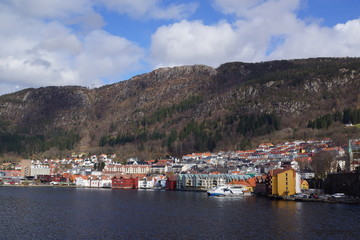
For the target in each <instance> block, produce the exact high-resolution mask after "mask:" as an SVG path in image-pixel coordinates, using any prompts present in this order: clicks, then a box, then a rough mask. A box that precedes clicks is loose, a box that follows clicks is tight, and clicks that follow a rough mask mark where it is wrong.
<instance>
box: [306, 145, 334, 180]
mask: <svg viewBox="0 0 360 240" xmlns="http://www.w3.org/2000/svg"><path fill="white" fill-rule="evenodd" d="M335 157H336V153H335V152H334V151H321V152H318V153H316V154H315V155H314V156H313V158H312V162H311V167H312V169H313V171H314V172H315V176H316V177H318V178H325V177H326V174H327V173H329V172H331V170H332V167H333V165H334V163H335V162H336V158H335Z"/></svg>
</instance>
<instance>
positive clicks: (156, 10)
mask: <svg viewBox="0 0 360 240" xmlns="http://www.w3.org/2000/svg"><path fill="white" fill-rule="evenodd" d="M99 1H100V3H101V4H103V5H105V6H106V7H107V8H108V9H109V10H112V11H116V12H118V13H121V14H127V15H128V16H130V17H132V18H149V19H183V18H186V17H187V16H189V15H190V14H192V13H194V12H195V10H196V8H197V7H198V4H196V3H187V4H171V5H169V6H161V2H162V0H136V1H134V0H121V1H119V0H99Z"/></svg>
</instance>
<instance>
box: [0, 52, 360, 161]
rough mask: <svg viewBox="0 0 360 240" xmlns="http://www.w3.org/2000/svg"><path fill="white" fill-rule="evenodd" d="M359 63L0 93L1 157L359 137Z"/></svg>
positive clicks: (186, 70)
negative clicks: (94, 87) (349, 120)
mask: <svg viewBox="0 0 360 240" xmlns="http://www.w3.org/2000/svg"><path fill="white" fill-rule="evenodd" d="M359 89H360V59H358V58H317V59H301V60H287V61H285V60H284V61H271V62H262V63H241V62H232V63H225V64H223V65H221V66H220V67H218V68H216V69H214V68H211V67H208V66H203V65H195V66H181V67H174V68H162V69H157V70H154V71H152V72H150V73H147V74H143V75H139V76H136V77H134V78H132V79H130V80H127V81H123V82H119V83H116V84H112V85H107V86H103V87H101V88H97V89H88V88H84V87H78V86H66V87H44V88H39V89H25V90H22V91H19V92H16V93H13V94H7V95H4V96H1V97H0V154H4V153H8V152H13V153H16V154H19V155H22V156H27V157H28V156H31V155H39V154H42V155H57V156H60V155H62V156H64V155H66V154H68V153H69V152H73V151H77V152H79V151H81V152H91V153H97V152H102V151H108V152H109V151H112V152H115V153H118V155H119V156H120V157H121V158H127V157H134V156H137V157H140V158H150V157H154V158H156V157H160V156H164V155H165V154H169V155H182V154H186V153H190V152H200V151H216V150H236V149H245V148H250V147H252V146H255V145H256V144H257V143H259V142H260V141H272V142H278V141H283V140H292V139H304V138H305V139H307V138H317V137H333V138H334V140H335V141H337V142H339V143H345V142H346V139H347V138H349V137H359V136H360V135H359V129H358V128H356V127H350V128H349V127H345V125H344V123H346V121H347V120H348V118H349V119H350V118H352V119H353V121H354V120H356V121H355V122H353V123H354V124H356V123H359V121H360V117H359V115H358V114H359V112H360V111H359V109H360V92H359Z"/></svg>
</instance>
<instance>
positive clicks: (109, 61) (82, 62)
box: [75, 31, 143, 79]
mask: <svg viewBox="0 0 360 240" xmlns="http://www.w3.org/2000/svg"><path fill="white" fill-rule="evenodd" d="M142 56H143V50H142V49H141V48H140V47H138V46H136V45H134V44H133V43H131V42H130V41H128V40H126V39H124V38H121V37H117V36H113V35H110V34H108V33H106V32H104V31H93V32H91V33H90V34H89V35H87V36H86V38H85V39H84V43H83V51H82V52H81V54H79V55H78V56H77V58H76V60H75V65H76V69H78V71H79V73H80V76H81V78H82V79H91V78H93V77H94V76H96V77H100V78H104V77H118V75H119V73H122V72H129V71H131V70H134V69H136V68H137V67H138V63H139V61H140V59H141V58H142Z"/></svg>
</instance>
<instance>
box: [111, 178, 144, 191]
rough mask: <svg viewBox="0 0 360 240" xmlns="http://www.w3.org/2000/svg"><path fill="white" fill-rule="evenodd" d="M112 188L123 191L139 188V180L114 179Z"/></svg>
mask: <svg viewBox="0 0 360 240" xmlns="http://www.w3.org/2000/svg"><path fill="white" fill-rule="evenodd" d="M112 188H122V189H130V188H138V178H132V177H130V178H124V177H120V178H117V177H114V178H113V179H112Z"/></svg>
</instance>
